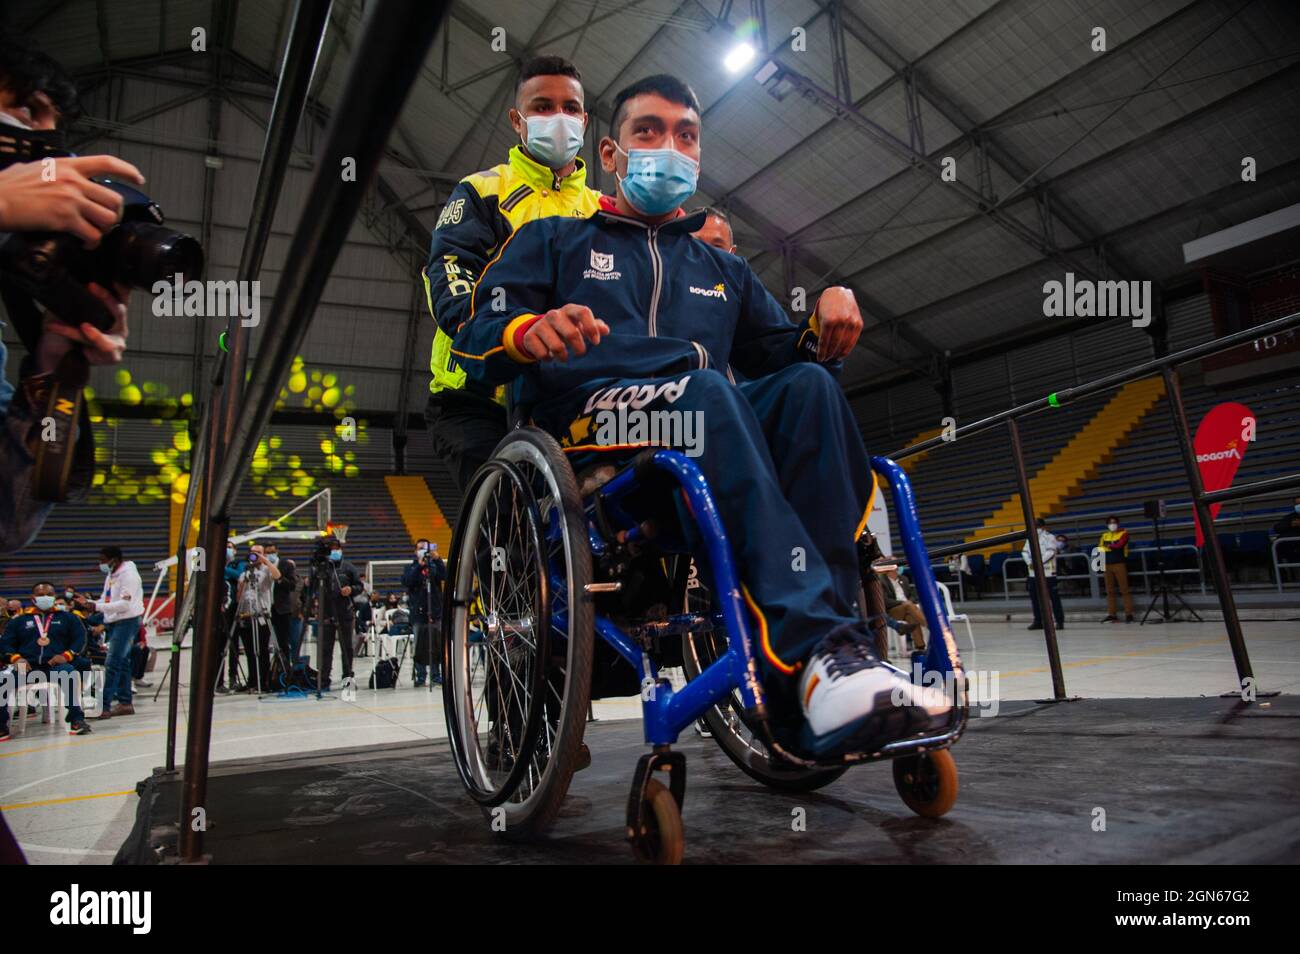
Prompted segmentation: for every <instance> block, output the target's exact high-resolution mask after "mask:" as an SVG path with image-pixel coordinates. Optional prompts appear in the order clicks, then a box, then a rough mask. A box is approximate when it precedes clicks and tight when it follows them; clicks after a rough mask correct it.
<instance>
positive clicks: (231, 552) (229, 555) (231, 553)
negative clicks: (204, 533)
mask: <svg viewBox="0 0 1300 954" xmlns="http://www.w3.org/2000/svg"><path fill="white" fill-rule="evenodd" d="M234 558H235V548H234V547H226V560H227V561H230V560H233V559H234Z"/></svg>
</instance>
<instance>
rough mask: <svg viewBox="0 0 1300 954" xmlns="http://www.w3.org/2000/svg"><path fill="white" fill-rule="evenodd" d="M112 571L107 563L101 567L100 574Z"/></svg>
mask: <svg viewBox="0 0 1300 954" xmlns="http://www.w3.org/2000/svg"><path fill="white" fill-rule="evenodd" d="M111 569H112V567H111V566H109V565H108V564H107V563H101V564H100V565H99V572H100V573H107V572H108V571H109V570H111Z"/></svg>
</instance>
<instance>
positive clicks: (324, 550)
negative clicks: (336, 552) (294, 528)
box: [311, 534, 339, 571]
mask: <svg viewBox="0 0 1300 954" xmlns="http://www.w3.org/2000/svg"><path fill="white" fill-rule="evenodd" d="M338 545H339V541H338V537H336V536H334V535H333V534H330V535H328V536H324V537H320V538H319V539H317V541H316V546H315V548H313V550H312V552H311V565H312V568H313V569H315V570H317V571H321V570H326V569H328V568H329V565H330V551H331V550H333V549H334V548H335V547H336V546H338Z"/></svg>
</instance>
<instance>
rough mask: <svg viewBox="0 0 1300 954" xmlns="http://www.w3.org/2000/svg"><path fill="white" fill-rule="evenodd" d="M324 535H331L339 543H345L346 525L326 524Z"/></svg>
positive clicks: (346, 540) (346, 539)
mask: <svg viewBox="0 0 1300 954" xmlns="http://www.w3.org/2000/svg"><path fill="white" fill-rule="evenodd" d="M325 535H326V536H330V535H333V536H334V537H335V538H336V539H337V540H338V541H339V543H347V542H348V525H347V524H346V523H333V522H331V523H327V524H325Z"/></svg>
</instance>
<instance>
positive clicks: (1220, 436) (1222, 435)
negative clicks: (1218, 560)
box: [1192, 401, 1255, 547]
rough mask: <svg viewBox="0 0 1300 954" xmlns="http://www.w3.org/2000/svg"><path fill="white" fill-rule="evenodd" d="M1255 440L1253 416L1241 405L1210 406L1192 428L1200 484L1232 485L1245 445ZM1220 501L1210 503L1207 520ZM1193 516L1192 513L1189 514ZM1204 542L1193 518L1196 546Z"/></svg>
mask: <svg viewBox="0 0 1300 954" xmlns="http://www.w3.org/2000/svg"><path fill="white" fill-rule="evenodd" d="M1254 439H1255V415H1254V414H1252V413H1251V410H1250V408H1248V407H1246V405H1244V404H1237V403H1235V402H1232V401H1228V402H1225V403H1223V404H1217V405H1215V406H1214V407H1212V408H1210V411H1209V413H1208V414H1206V415H1205V418H1204V420H1202V421H1201V426H1200V427H1198V428H1197V429H1196V439H1195V440H1194V441H1193V442H1192V446H1193V447H1195V448H1196V466H1197V467H1199V468H1200V470H1201V483H1202V484H1203V485H1204V487H1205V489H1206V490H1207V491H1208V490H1222V489H1224V488H1225V487H1231V486H1232V480H1233V478H1234V477H1236V476H1237V468H1238V467H1240V466H1241V460H1242V458H1243V457H1245V456H1246V448H1247V447H1249V446H1250V444H1251V442H1252V441H1253V440H1254ZM1220 506H1222V505H1221V504H1211V505H1210V519H1211V520H1213V519H1214V518H1215V517H1217V516H1218V515H1219V507H1220ZM1193 516H1195V515H1194V514H1193ZM1204 543H1205V531H1204V529H1203V528H1202V527H1201V521H1200V519H1199V518H1197V519H1196V545H1197V546H1198V547H1199V546H1201V545H1203V544H1204Z"/></svg>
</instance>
